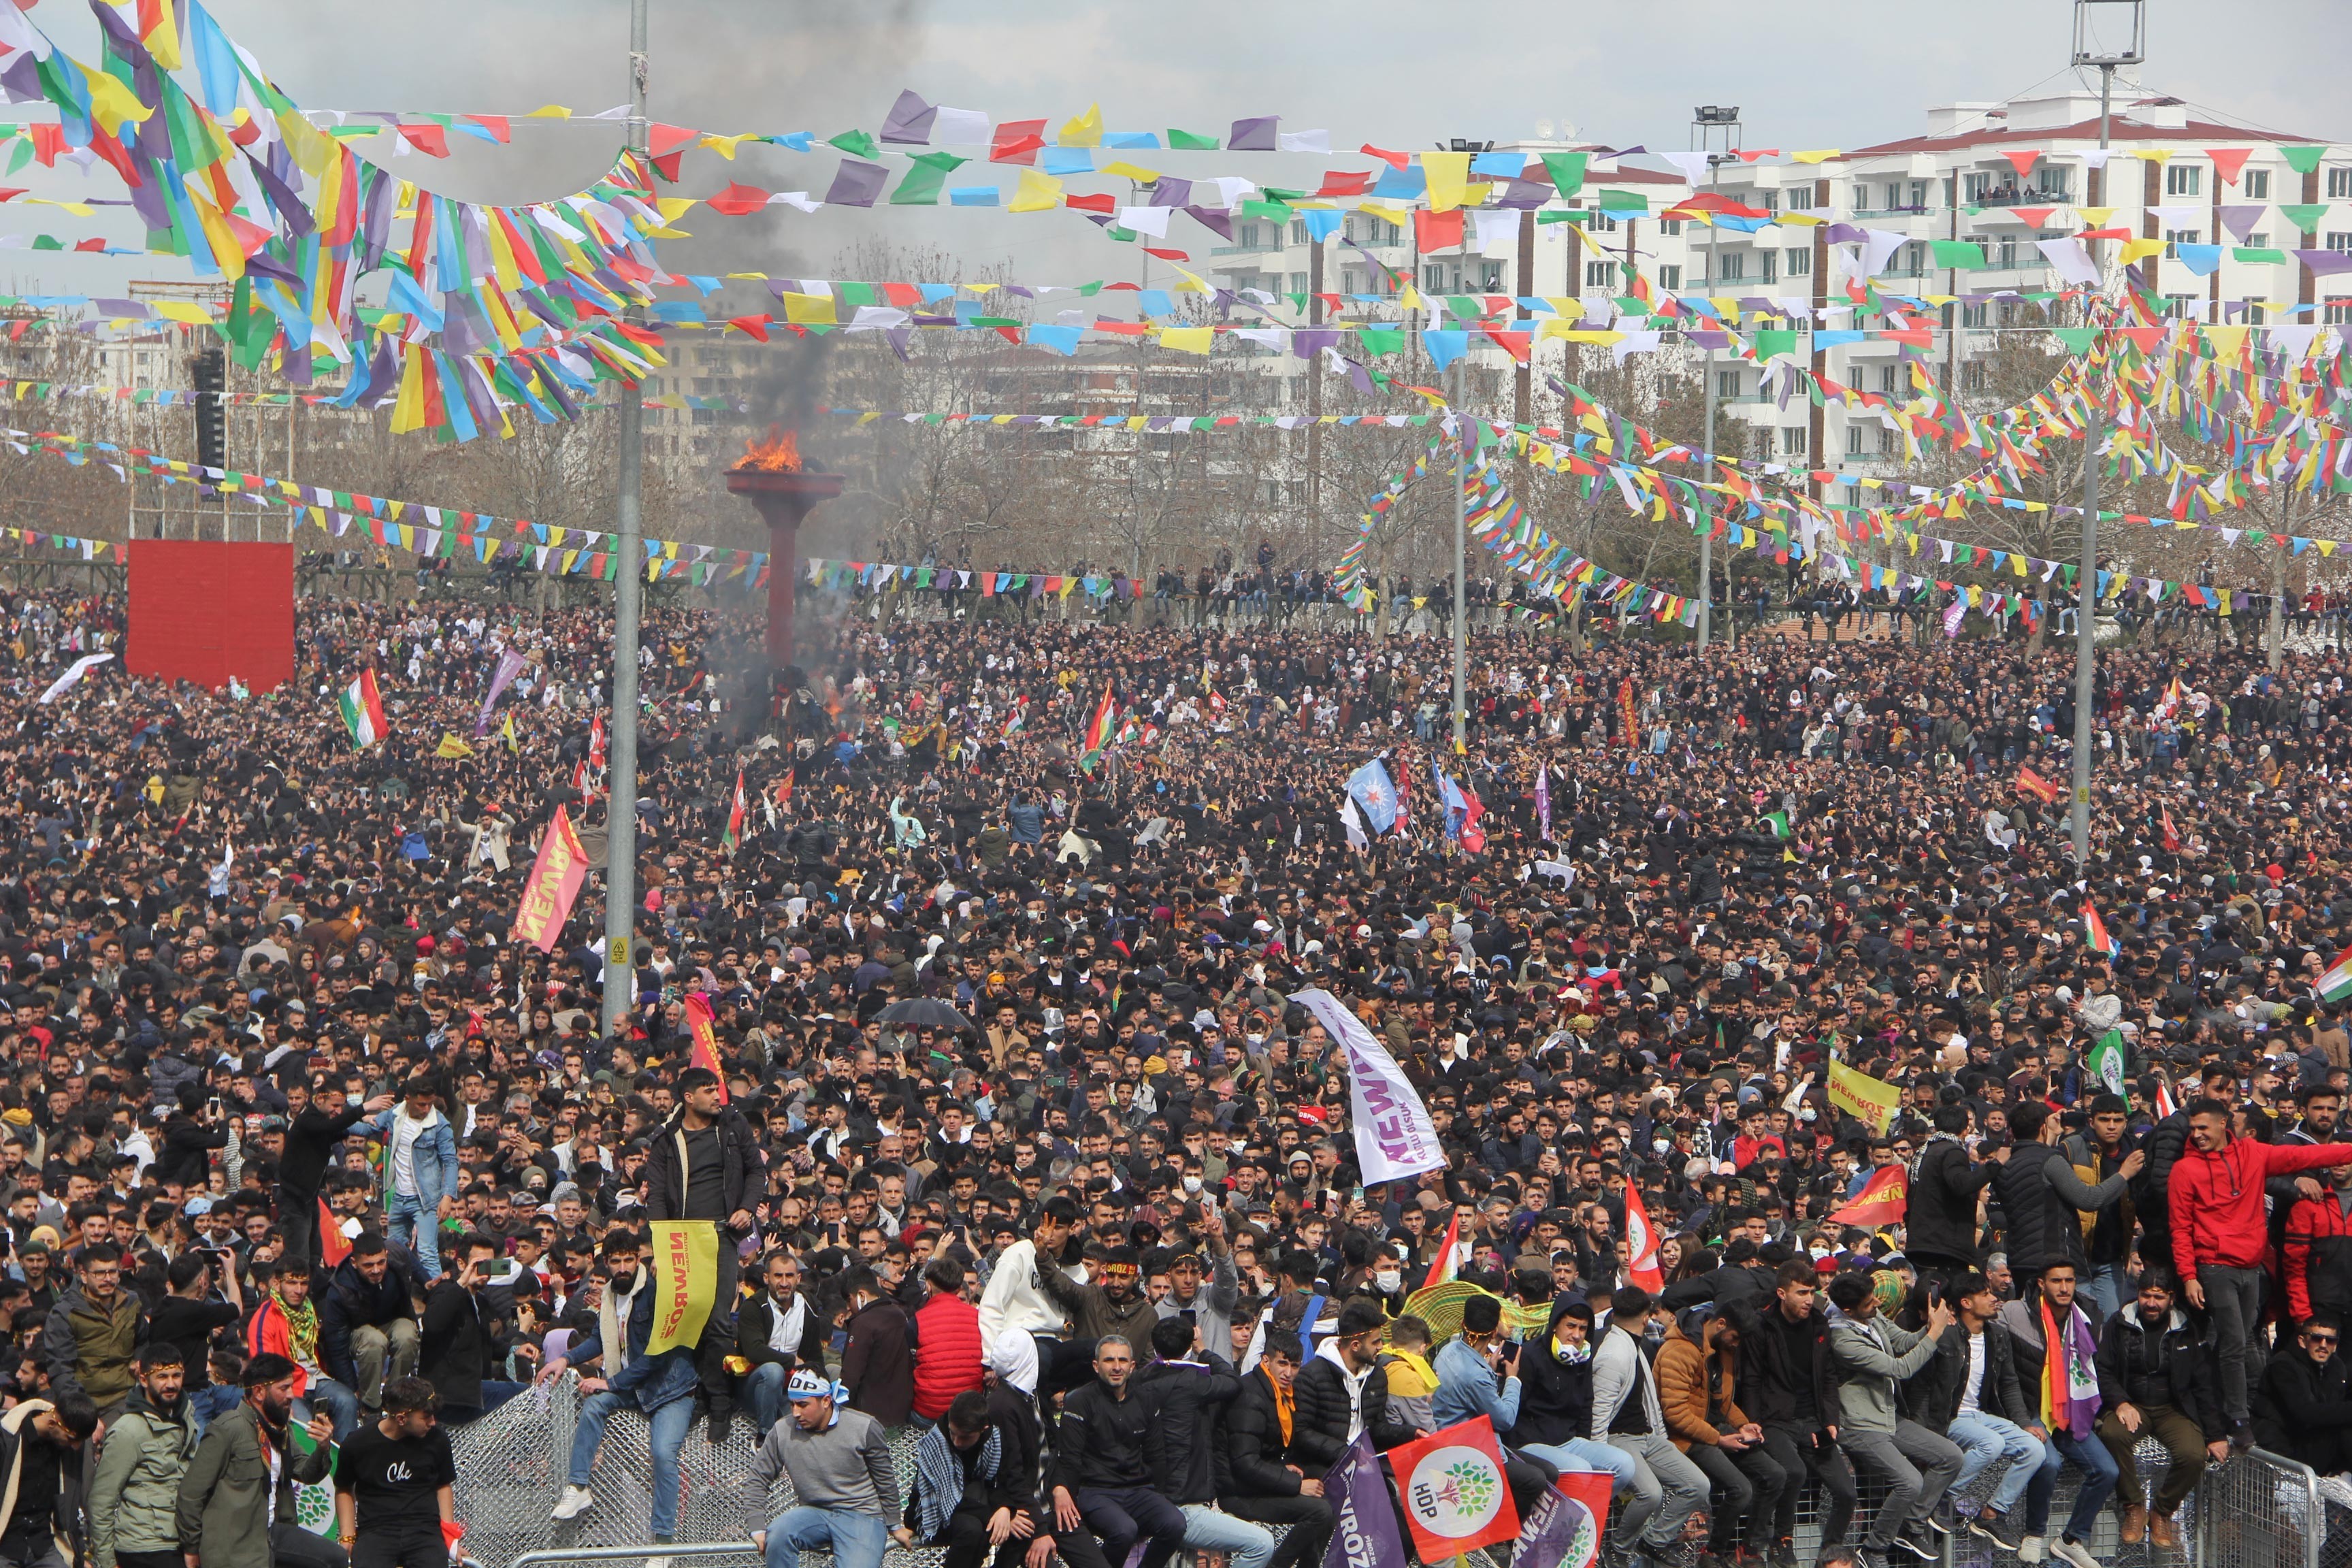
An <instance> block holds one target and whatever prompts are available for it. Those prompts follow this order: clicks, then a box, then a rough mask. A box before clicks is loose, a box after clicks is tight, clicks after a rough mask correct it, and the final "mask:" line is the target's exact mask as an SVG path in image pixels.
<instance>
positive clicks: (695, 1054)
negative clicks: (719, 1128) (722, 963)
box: [686, 991, 727, 1105]
mask: <svg viewBox="0 0 2352 1568" xmlns="http://www.w3.org/2000/svg"><path fill="white" fill-rule="evenodd" d="M686 1026H687V1028H688V1030H689V1031H690V1032H691V1033H692V1034H693V1036H694V1046H693V1049H692V1061H691V1064H690V1065H692V1066H695V1067H698V1068H709V1069H710V1070H711V1071H712V1072H715V1073H717V1074H718V1075H719V1104H721V1105H724V1104H726V1103H727V1069H726V1068H723V1067H720V1066H719V1031H718V1029H717V1027H716V1020H715V1019H714V1018H713V1017H712V1016H711V1012H710V998H709V997H708V996H706V995H704V994H702V993H701V992H699V991H690V992H688V993H687V997H686Z"/></svg>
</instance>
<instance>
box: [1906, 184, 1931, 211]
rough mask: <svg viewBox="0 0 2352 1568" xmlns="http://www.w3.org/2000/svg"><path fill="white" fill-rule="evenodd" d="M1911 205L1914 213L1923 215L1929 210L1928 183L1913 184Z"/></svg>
mask: <svg viewBox="0 0 2352 1568" xmlns="http://www.w3.org/2000/svg"><path fill="white" fill-rule="evenodd" d="M1909 205H1910V208H1911V210H1912V211H1913V212H1919V213H1923V212H1926V211H1927V181H1925V180H1914V181H1912V182H1911V200H1910V203H1909Z"/></svg>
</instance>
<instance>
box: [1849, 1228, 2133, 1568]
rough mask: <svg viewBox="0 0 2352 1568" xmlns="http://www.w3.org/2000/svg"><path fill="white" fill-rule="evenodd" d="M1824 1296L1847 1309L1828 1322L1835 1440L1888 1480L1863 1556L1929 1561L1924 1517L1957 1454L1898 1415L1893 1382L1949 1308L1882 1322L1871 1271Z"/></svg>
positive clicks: (1931, 1551) (1926, 1352)
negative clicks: (1912, 1324)
mask: <svg viewBox="0 0 2352 1568" xmlns="http://www.w3.org/2000/svg"><path fill="white" fill-rule="evenodd" d="M2071 1277H2072V1276H2071V1274H2070V1276H2069V1278H2071ZM1888 1278H1889V1279H1892V1278H1894V1277H1893V1276H1891V1275H1890V1276H1888ZM1830 1301H1831V1303H1832V1305H1834V1306H1835V1307H1836V1308H1837V1309H1838V1310H1839V1311H1841V1312H1843V1313H1844V1314H1845V1315H1844V1316H1843V1317H1842V1318H1840V1319H1838V1320H1837V1321H1835V1322H1834V1323H1832V1325H1831V1327H1830V1357H1831V1360H1832V1363H1833V1364H1834V1365H1835V1367H1836V1368H1837V1374H1838V1406H1839V1408H1840V1409H1841V1410H1842V1411H1843V1412H1844V1415H1845V1421H1844V1423H1843V1425H1842V1426H1839V1428H1838V1442H1839V1443H1840V1444H1841V1445H1842V1446H1843V1447H1844V1449H1845V1451H1846V1453H1847V1454H1848V1455H1850V1456H1852V1457H1853V1458H1854V1459H1855V1460H1856V1461H1857V1462H1859V1463H1861V1464H1863V1465H1865V1466H1867V1467H1869V1468H1871V1469H1873V1470H1875V1471H1876V1472H1878V1474H1879V1475H1881V1476H1883V1477H1885V1479H1887V1481H1888V1482H1890V1483H1891V1485H1890V1488H1889V1489H1888V1491H1887V1494H1886V1500H1885V1502H1883V1503H1881V1504H1879V1505H1878V1511H1877V1512H1876V1513H1875V1514H1874V1515H1872V1517H1871V1521H1870V1533H1869V1534H1867V1535H1866V1536H1864V1538H1863V1543H1862V1544H1863V1552H1862V1560H1863V1561H1864V1563H1884V1562H1885V1561H1886V1560H1887V1553H1889V1552H1896V1551H1900V1552H1905V1553H1906V1554H1908V1555H1909V1556H1911V1557H1914V1558H1916V1559H1917V1560H1918V1561H1920V1562H1922V1563H1933V1562H1935V1561H1936V1560H1937V1558H1939V1557H1940V1556H1941V1555H1942V1552H1940V1551H1938V1550H1937V1545H1936V1543H1934V1542H1932V1541H1931V1540H1930V1539H1929V1537H1928V1533H1927V1532H1928V1524H1927V1521H1928V1520H1929V1518H1930V1517H1931V1516H1932V1515H1933V1514H1934V1512H1935V1510H1936V1505H1937V1503H1940V1502H1941V1501H1943V1500H1944V1494H1945V1492H1946V1491H1948V1489H1950V1487H1951V1484H1952V1478H1953V1477H1954V1476H1957V1475H1958V1474H1959V1473H1960V1451H1959V1449H1958V1448H1957V1447H1954V1446H1953V1444H1952V1442H1951V1440H1950V1439H1948V1438H1946V1437H1941V1436H1937V1434H1935V1433H1933V1432H1930V1431H1928V1430H1927V1428H1926V1427H1925V1426H1921V1425H1919V1423H1917V1422H1916V1421H1913V1420H1910V1419H1908V1418H1906V1416H1905V1415H1903V1413H1902V1406H1901V1405H1899V1404H1898V1402H1897V1400H1896V1394H1895V1384H1898V1383H1901V1382H1902V1381H1903V1380H1904V1379H1906V1378H1908V1377H1910V1376H1911V1375H1912V1374H1913V1373H1916V1372H1918V1371H1920V1370H1921V1369H1922V1368H1924V1367H1925V1366H1927V1363H1928V1361H1929V1360H1930V1358H1932V1357H1933V1356H1934V1355H1935V1353H1936V1342H1937V1341H1938V1340H1940V1339H1941V1338H1942V1337H1943V1334H1944V1331H1945V1330H1946V1329H1948V1328H1949V1327H1950V1326H1951V1323H1952V1310H1951V1308H1950V1307H1949V1306H1948V1304H1946V1303H1945V1302H1944V1301H1943V1300H1940V1299H1938V1300H1937V1301H1936V1302H1934V1303H1933V1304H1932V1305H1931V1306H1930V1307H1929V1308H1928V1310H1927V1325H1926V1327H1925V1328H1924V1329H1922V1330H1921V1331H1919V1332H1916V1333H1914V1332H1911V1331H1908V1330H1906V1329H1903V1328H1901V1327H1898V1326H1897V1325H1896V1324H1895V1323H1894V1322H1893V1321H1890V1320H1889V1319H1888V1317H1887V1316H1886V1313H1885V1310H1884V1309H1885V1306H1886V1302H1885V1301H1884V1300H1882V1299H1881V1298H1880V1295H1879V1292H1878V1290H1877V1289H1876V1287H1875V1286H1874V1282H1873V1280H1872V1278H1871V1276H1869V1275H1867V1274H1863V1273H1859V1272H1849V1273H1845V1274H1841V1275H1839V1276H1838V1277H1837V1278H1836V1279H1833V1280H1832V1281H1831V1282H1830ZM2077 1568H2088V1565H2087V1564H2077Z"/></svg>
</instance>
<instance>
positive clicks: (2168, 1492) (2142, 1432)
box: [2098, 1268, 2230, 1546]
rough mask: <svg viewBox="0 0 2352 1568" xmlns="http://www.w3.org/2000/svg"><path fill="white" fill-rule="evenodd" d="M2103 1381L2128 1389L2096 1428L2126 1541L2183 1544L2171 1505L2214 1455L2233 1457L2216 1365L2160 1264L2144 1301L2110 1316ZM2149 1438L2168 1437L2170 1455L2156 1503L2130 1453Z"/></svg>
mask: <svg viewBox="0 0 2352 1568" xmlns="http://www.w3.org/2000/svg"><path fill="white" fill-rule="evenodd" d="M2099 1381H2100V1382H2102V1383H2105V1384H2113V1385H2114V1386H2115V1387H2116V1389H2117V1390H2119V1391H2120V1392H2121V1393H2122V1394H2123V1398H2122V1400H2121V1401H2120V1402H2119V1403H2117V1404H2115V1405H2109V1406H2108V1407H2107V1409H2106V1411H2105V1414H2103V1415H2100V1417H2099V1427H2098V1431H2099V1441H2101V1442H2103V1443H2105V1445H2106V1446H2107V1452H2108V1453H2110V1454H2113V1455H2114V1456H2115V1458H2116V1475H2117V1480H2118V1485H2119V1486H2120V1487H2121V1489H2122V1490H2123V1494H2124V1525H2123V1540H2124V1544H2126V1546H2132V1545H2137V1544H2138V1542H2139V1541H2140V1540H2141V1538H2142V1536H2143V1534H2146V1535H2147V1536H2150V1537H2153V1539H2154V1542H2155V1544H2156V1545H2158V1546H2178V1545H2179V1543H2180V1533H2179V1531H2178V1530H2177V1529H2175V1528H2174V1526H2173V1522H2172V1515H2173V1510H2176V1509H2178V1508H2179V1506H2180V1505H2181V1503H2183V1502H2184V1501H2186V1500H2188V1497H2189V1492H2190V1490H2191V1489H2194V1488H2195V1487H2196V1485H2197V1482H2198V1481H2199V1479H2200V1478H2202V1477H2203V1476H2204V1474H2205V1464H2206V1461H2207V1460H2208V1459H2210V1460H2211V1461H2212V1462H2213V1463H2215V1464H2220V1463H2221V1461H2222V1460H2223V1459H2226V1458H2229V1457H2230V1429H2229V1427H2228V1426H2226V1425H2225V1424H2224V1423H2223V1422H2222V1419H2221V1393H2220V1390H2219V1389H2218V1388H2217V1387H2216V1386H2215V1382H2214V1376H2213V1363H2211V1362H2210V1360H2208V1359H2207V1357H2206V1354H2205V1347H2204V1346H2203V1345H2202V1344H2200V1343H2199V1342H2198V1339H2197V1331H2196V1330H2195V1329H2193V1328H2191V1327H2190V1326H2189V1318H2188V1315H2187V1314H2186V1313H2184V1312H2182V1311H2181V1310H2179V1308H2178V1307H2176V1306H2175V1305H2173V1300H2172V1278H2171V1276H2170V1275H2168V1274H2166V1273H2164V1272H2163V1271H2161V1270H2159V1269H2156V1268H2150V1269H2149V1270H2148V1271H2147V1273H2145V1274H2142V1275H2141V1276H2140V1279H2139V1300H2137V1302H2136V1303H2134V1304H2133V1305H2131V1306H2128V1307H2126V1308H2125V1309H2124V1310H2122V1311H2120V1312H2117V1313H2116V1315H2115V1316H2114V1317H2112V1318H2110V1319H2108V1320H2107V1323H2106V1327H2105V1329H2103V1330H2101V1331H2100V1333H2099ZM2147 1436H2153V1437H2155V1438H2156V1440H2157V1441H2158V1442H2159V1443H2162V1444H2163V1445H2164V1447H2165V1451H2166V1453H2167V1454H2168V1456H2169V1458H2170V1462H2169V1463H2168V1464H2167V1465H2166V1466H2165V1468H2164V1479H2163V1480H2162V1481H2161V1482H2159V1483H2158V1486H2157V1489H2156V1502H2155V1505H2154V1507H2153V1508H2147V1507H2144V1506H2143V1505H2142V1504H2141V1502H2140V1499H2142V1498H2144V1497H2146V1496H2147V1492H2146V1491H2144V1490H2142V1489H2141V1488H2140V1484H2139V1469H2138V1467H2137V1465H2135V1464H2134V1463H2133V1459H2132V1450H2133V1449H2134V1448H2135V1447H2137V1446H2138V1444H2139V1440H2140V1439H2141V1438H2142V1437H2147Z"/></svg>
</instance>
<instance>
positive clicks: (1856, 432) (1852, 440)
mask: <svg viewBox="0 0 2352 1568" xmlns="http://www.w3.org/2000/svg"><path fill="white" fill-rule="evenodd" d="M1845 455H1846V456H1847V457H1849V458H1859V457H1861V456H1862V426H1859V425H1849V426H1846V427H1845Z"/></svg>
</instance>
